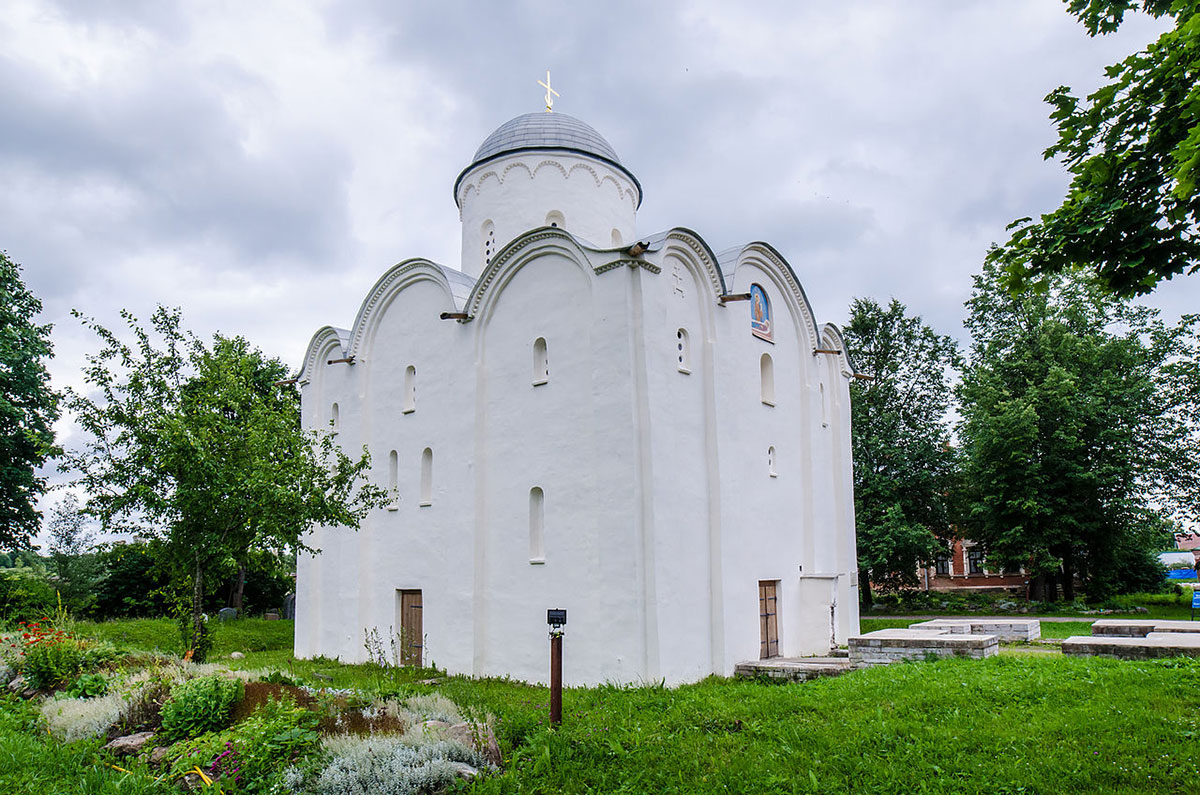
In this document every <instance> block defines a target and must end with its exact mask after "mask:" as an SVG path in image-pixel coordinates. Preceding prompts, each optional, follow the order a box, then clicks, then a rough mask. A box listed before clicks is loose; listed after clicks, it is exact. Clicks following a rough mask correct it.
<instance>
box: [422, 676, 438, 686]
mask: <svg viewBox="0 0 1200 795" xmlns="http://www.w3.org/2000/svg"><path fill="white" fill-rule="evenodd" d="M441 683H442V680H441V679H439V678H437V677H434V678H433V679H421V680H419V681H418V682H417V684H419V685H440V684H441Z"/></svg>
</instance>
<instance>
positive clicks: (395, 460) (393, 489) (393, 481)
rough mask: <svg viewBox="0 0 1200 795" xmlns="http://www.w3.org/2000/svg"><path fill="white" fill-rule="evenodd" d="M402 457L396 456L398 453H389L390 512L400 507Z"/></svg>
mask: <svg viewBox="0 0 1200 795" xmlns="http://www.w3.org/2000/svg"><path fill="white" fill-rule="evenodd" d="M399 476H400V457H399V456H398V455H396V451H395V450H393V451H392V452H390V453H388V496H389V497H390V498H391V502H389V503H388V510H389V511H395V510H397V509H398V508H399V507H400V484H399Z"/></svg>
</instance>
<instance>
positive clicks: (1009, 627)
mask: <svg viewBox="0 0 1200 795" xmlns="http://www.w3.org/2000/svg"><path fill="white" fill-rule="evenodd" d="M943 628H944V629H946V630H947V631H948V632H949V633H950V634H952V635H995V636H996V637H998V638H1000V640H1025V641H1029V640H1037V639H1039V638H1041V637H1042V623H1041V622H1040V621H1038V620H1037V619H1036V618H1014V619H994V618H990V619H989V618H985V619H976V618H938V619H934V620H932V621H922V622H920V623H918V624H912V625H910V626H909V629H943Z"/></svg>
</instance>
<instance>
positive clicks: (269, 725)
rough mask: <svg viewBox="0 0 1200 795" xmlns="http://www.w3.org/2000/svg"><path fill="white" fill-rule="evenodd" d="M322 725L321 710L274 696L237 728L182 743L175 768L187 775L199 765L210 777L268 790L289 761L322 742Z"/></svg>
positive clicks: (241, 787) (241, 788)
mask: <svg viewBox="0 0 1200 795" xmlns="http://www.w3.org/2000/svg"><path fill="white" fill-rule="evenodd" d="M316 725H317V716H316V715H315V714H314V713H312V712H310V711H309V710H307V709H304V708H303V707H298V706H296V703H295V702H294V701H292V700H291V699H290V698H288V697H286V696H285V697H283V698H281V699H278V700H276V699H270V700H268V701H267V702H265V703H264V704H263V705H262V706H261V707H259V709H258V710H257V711H256V712H255V713H254V714H253V715H251V716H250V717H248V718H246V719H245V720H243V721H241V722H239V723H238V724H236V725H235V726H234V727H233V728H231V729H229V730H227V731H223V732H217V733H212V734H207V735H204V736H202V737H199V738H198V739H197V740H196V741H195V742H192V743H188V744H187V748H186V750H183V749H178V750H179V753H178V755H177V757H176V759H175V762H174V764H173V766H172V773H173V775H175V776H181V775H183V774H184V773H186V772H187V771H189V770H191V769H193V768H194V767H197V766H198V767H200V768H201V769H202V770H204V771H205V774H206V775H207V776H208V777H209V778H211V779H213V780H214V781H218V782H219V781H224V782H226V783H230V784H232V785H234V786H236V787H237V788H238V791H239V792H268V791H270V790H271V789H272V787H273V786H274V785H275V784H276V783H277V781H278V780H279V779H280V778H281V776H282V771H283V768H284V767H285V766H287V765H289V764H293V763H295V762H298V761H299V760H301V759H302V758H303V757H304V756H305V755H307V754H308V753H309V752H310V751H312V750H314V749H315V748H316V747H317V743H318V742H319V740H320V736H319V735H318V734H317V732H316ZM181 745H182V744H181Z"/></svg>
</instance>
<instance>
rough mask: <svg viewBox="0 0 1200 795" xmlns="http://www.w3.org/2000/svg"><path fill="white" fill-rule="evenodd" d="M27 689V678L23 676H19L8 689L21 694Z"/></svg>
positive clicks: (9, 684)
mask: <svg viewBox="0 0 1200 795" xmlns="http://www.w3.org/2000/svg"><path fill="white" fill-rule="evenodd" d="M27 687H28V685H26V684H25V677H23V676H18V677H17V678H15V679H13V680H12V681H11V682H9V683H8V689H9V690H11V691H12V692H14V693H20V692H21V691H22V690H24V689H25V688H27Z"/></svg>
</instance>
